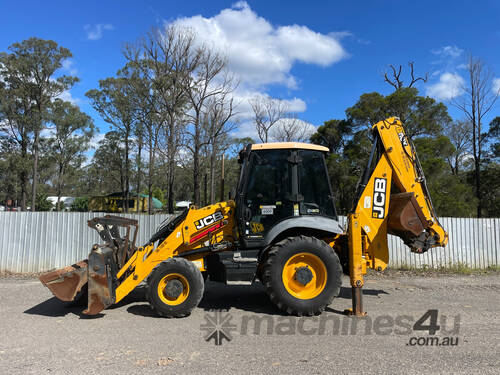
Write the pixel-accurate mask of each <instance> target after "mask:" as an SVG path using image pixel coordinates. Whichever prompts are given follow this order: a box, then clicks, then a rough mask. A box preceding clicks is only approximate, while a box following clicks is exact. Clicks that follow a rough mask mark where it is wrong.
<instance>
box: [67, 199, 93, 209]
mask: <svg viewBox="0 0 500 375" xmlns="http://www.w3.org/2000/svg"><path fill="white" fill-rule="evenodd" d="M88 210H89V198H87V197H78V198H75V200H74V201H73V203H72V204H71V211H76V212H87V211H88Z"/></svg>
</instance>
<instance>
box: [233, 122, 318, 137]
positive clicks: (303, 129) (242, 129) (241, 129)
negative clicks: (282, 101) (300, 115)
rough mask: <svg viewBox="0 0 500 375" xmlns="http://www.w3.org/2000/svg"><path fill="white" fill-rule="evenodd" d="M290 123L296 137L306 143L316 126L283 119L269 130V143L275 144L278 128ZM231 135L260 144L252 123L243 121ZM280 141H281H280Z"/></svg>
mask: <svg viewBox="0 0 500 375" xmlns="http://www.w3.org/2000/svg"><path fill="white" fill-rule="evenodd" d="M290 123H293V125H292V126H294V127H296V131H297V136H298V137H299V138H300V141H303V142H308V141H309V137H310V136H311V135H312V134H314V133H315V132H316V130H317V128H316V126H315V125H313V124H311V123H310V122H307V121H304V120H300V119H294V118H284V119H281V120H279V121H278V122H277V123H276V124H275V125H274V126H273V127H271V129H270V130H269V139H268V141H269V142H276V141H277V139H276V138H275V136H277V135H278V134H279V128H281V127H283V126H290ZM231 135H232V136H233V137H235V138H246V137H249V138H252V139H253V140H254V141H255V142H257V143H260V142H261V141H260V139H259V135H258V134H257V129H256V127H255V123H254V122H252V121H245V122H243V123H242V124H240V125H239V126H238V129H237V130H235V131H234V132H232V133H231ZM280 141H281V140H280Z"/></svg>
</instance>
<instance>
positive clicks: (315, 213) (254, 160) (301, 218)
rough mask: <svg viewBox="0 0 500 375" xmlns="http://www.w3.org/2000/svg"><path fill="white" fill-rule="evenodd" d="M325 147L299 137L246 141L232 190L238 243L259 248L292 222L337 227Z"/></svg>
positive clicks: (306, 226)
mask: <svg viewBox="0 0 500 375" xmlns="http://www.w3.org/2000/svg"><path fill="white" fill-rule="evenodd" d="M326 152H328V148H326V147H323V146H318V145H312V144H307V143H298V142H283V143H263V144H253V145H248V146H247V147H245V149H243V150H242V151H241V152H240V160H239V161H240V163H241V164H242V168H241V172H240V178H239V182H238V188H237V194H236V197H235V199H236V207H237V216H238V222H239V232H240V242H241V245H242V246H243V248H263V247H265V246H267V245H269V244H270V243H272V242H274V241H273V240H274V239H276V238H277V237H279V236H280V235H281V236H283V233H285V232H287V231H288V232H291V231H293V230H294V229H295V230H296V229H297V228H301V229H302V233H304V229H305V230H307V229H309V230H311V231H316V230H317V231H321V232H322V233H323V234H325V233H324V232H329V233H332V234H334V233H341V232H342V230H341V228H340V226H339V225H338V221H337V213H336V211H335V206H334V202H333V195H332V189H331V186H330V180H329V178H328V173H327V168H326V162H325V153H326Z"/></svg>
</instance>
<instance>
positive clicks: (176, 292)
mask: <svg viewBox="0 0 500 375" xmlns="http://www.w3.org/2000/svg"><path fill="white" fill-rule="evenodd" d="M147 284H148V288H147V292H146V293H147V299H148V301H149V304H150V305H151V308H152V309H153V310H154V311H155V312H156V313H157V314H158V315H160V316H163V317H165V318H182V317H185V316H188V315H190V314H191V311H192V310H193V309H194V308H195V307H196V306H198V304H199V303H200V301H201V298H202V297H203V290H204V288H205V283H204V281H203V276H202V275H201V272H200V271H199V269H198V268H197V267H196V266H195V265H194V263H193V262H190V261H189V260H187V259H184V258H170V259H168V260H167V261H165V262H163V263H161V264H160V265H159V266H158V267H156V268H155V269H154V271H153V273H152V274H151V276H150V277H149V278H148V282H147Z"/></svg>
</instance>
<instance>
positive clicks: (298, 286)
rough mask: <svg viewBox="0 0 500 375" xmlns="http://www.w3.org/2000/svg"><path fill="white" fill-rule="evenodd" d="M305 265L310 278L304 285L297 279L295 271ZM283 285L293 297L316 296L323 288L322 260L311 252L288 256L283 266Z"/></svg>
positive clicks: (324, 268)
mask: <svg viewBox="0 0 500 375" xmlns="http://www.w3.org/2000/svg"><path fill="white" fill-rule="evenodd" d="M302 267H305V268H307V269H309V271H311V272H310V273H309V271H307V273H308V274H309V276H310V275H311V274H312V279H311V280H310V281H309V282H307V283H306V284H305V285H304V284H303V283H301V282H299V281H298V280H297V271H298V270H299V269H301V268H302ZM282 279H283V285H284V286H285V288H286V290H287V291H288V293H290V294H291V295H292V296H294V297H295V298H299V299H311V298H314V297H316V296H318V295H319V294H320V293H321V292H322V291H323V289H325V285H326V279H327V272H326V266H325V264H324V263H323V261H322V260H321V259H320V258H319V257H317V256H316V255H314V254H311V253H299V254H295V255H294V256H292V257H290V259H288V261H287V262H286V263H285V266H284V267H283V274H282Z"/></svg>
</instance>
